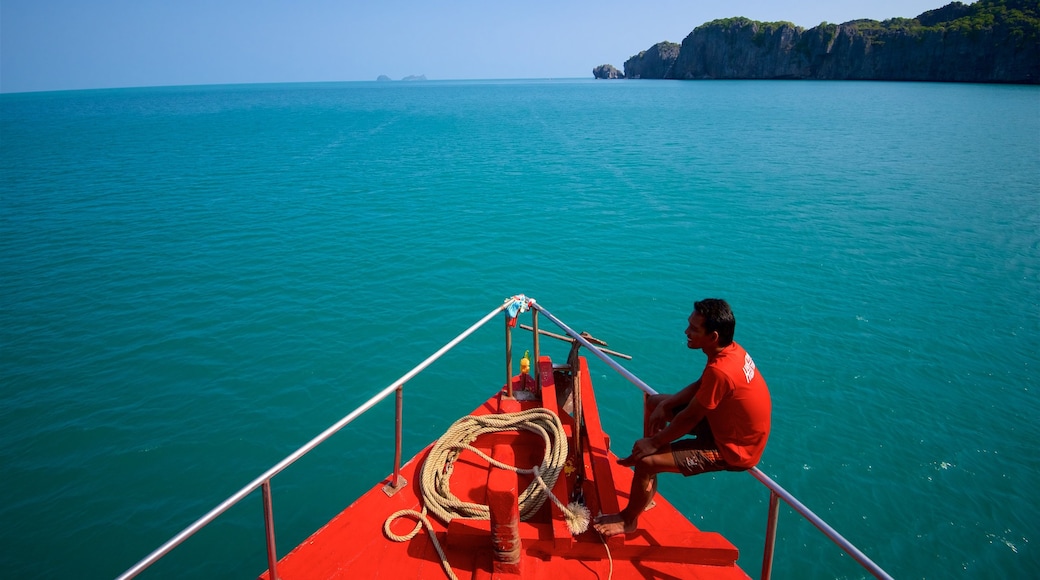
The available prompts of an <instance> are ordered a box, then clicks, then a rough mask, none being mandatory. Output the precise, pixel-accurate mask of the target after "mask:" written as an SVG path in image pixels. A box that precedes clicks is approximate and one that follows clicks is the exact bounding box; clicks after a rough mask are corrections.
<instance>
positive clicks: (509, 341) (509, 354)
mask: <svg viewBox="0 0 1040 580" xmlns="http://www.w3.org/2000/svg"><path fill="white" fill-rule="evenodd" d="M506 395H508V396H509V398H510V399H512V398H513V328H512V327H511V326H510V325H509V314H508V313H507V314H506Z"/></svg>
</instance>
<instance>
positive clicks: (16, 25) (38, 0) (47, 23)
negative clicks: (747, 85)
mask: <svg viewBox="0 0 1040 580" xmlns="http://www.w3.org/2000/svg"><path fill="white" fill-rule="evenodd" d="M948 1H949V0H876V1H869V0H830V1H827V0H813V1H808V0H802V1H797V0H726V1H721V2H720V1H717V0H713V1H703V0H652V1H651V2H638V1H633V0H625V1H623V2H622V1H618V0H527V1H526V2H502V1H497V2H496V1H495V0H483V1H478V0H457V1H447V0H426V1H422V0H299V1H295V2H294V1H291V0H89V1H88V0H0V92H7V93H9V92H27V91H53V90H75V89H93V88H114V87H142V86H165V85H208V84H237V83H269V82H327V81H371V80H375V79H376V78H377V77H378V76H379V75H386V76H388V77H390V78H392V79H394V80H399V79H401V78H402V77H405V76H408V75H425V76H426V78H428V79H430V80H460V79H529V78H592V69H593V68H594V67H596V66H598V65H601V64H612V65H614V66H615V67H617V68H618V69H619V70H623V66H624V63H625V60H627V59H628V58H630V57H631V56H633V55H635V54H638V53H639V52H640V51H642V50H646V49H648V48H650V47H651V46H653V45H654V44H656V43H658V42H660V41H662V40H668V41H672V42H682V40H683V39H684V38H685V37H686V36H687V35H688V34H689V33H690V32H691V31H692V30H693V29H694V28H696V27H697V26H700V25H701V24H704V23H705V22H709V21H711V20H715V19H718V18H728V17H733V16H745V17H747V18H751V19H753V20H760V21H769V22H771V21H778V20H786V21H788V22H793V23H794V24H796V25H798V26H801V27H804V28H811V27H813V26H816V25H818V24H820V23H821V22H831V23H842V22H848V21H850V20H856V19H859V18H870V19H873V20H885V19H887V18H893V17H897V16H898V17H909V18H912V17H914V16H917V15H918V14H920V13H922V12H924V11H926V10H932V9H935V8H939V7H940V6H943V5H944V4H947V3H948ZM965 3H970V1H967V0H965Z"/></svg>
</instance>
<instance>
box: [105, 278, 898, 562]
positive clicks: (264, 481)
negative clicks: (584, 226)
mask: <svg viewBox="0 0 1040 580" xmlns="http://www.w3.org/2000/svg"><path fill="white" fill-rule="evenodd" d="M517 302H522V303H523V305H524V307H525V308H527V307H529V308H531V310H532V317H533V325H534V332H533V335H534V351H535V360H538V357H539V344H538V335H539V332H538V317H537V315H538V313H541V314H543V315H545V316H546V317H547V318H548V319H549V320H551V321H552V322H553V323H554V324H556V325H557V326H558V327H559V328H560V329H561V330H563V331H564V332H565V333H566V334H567V335H568V336H570V337H571V338H572V339H574V340H575V341H577V342H578V343H580V344H581V345H582V346H584V347H585V348H587V349H589V351H590V352H591V353H592V354H594V355H595V356H596V357H597V358H599V359H600V360H602V361H603V362H605V363H607V365H608V366H610V367H611V368H613V369H614V370H615V371H617V372H618V374H620V375H621V376H623V377H625V378H626V379H628V380H629V381H630V382H632V383H633V384H635V385H636V386H637V387H639V388H640V389H642V390H643V392H645V393H646V394H648V395H656V394H657V391H656V390H654V389H653V388H652V387H650V385H648V384H646V383H645V382H643V380H642V379H640V378H639V377H637V376H635V375H634V374H632V373H631V372H630V371H629V370H628V369H626V368H624V367H623V366H621V365H620V364H619V363H618V362H617V361H615V360H613V359H612V358H610V357H609V356H608V355H607V354H606V353H605V352H603V350H602V349H600V348H599V347H598V346H596V345H595V344H593V343H592V342H590V341H588V340H587V339H586V338H585V337H583V336H582V335H581V334H579V333H577V332H575V331H574V330H573V329H571V328H570V327H569V326H567V325H566V324H564V323H563V321H561V320H560V319H558V318H556V317H555V316H553V314H552V313H551V312H549V311H548V310H546V309H545V308H544V307H542V306H541V305H540V304H537V303H536V302H535V301H534V300H529V299H527V298H526V297H524V296H522V295H520V296H514V297H512V298H509V299H507V300H506V301H505V302H504V303H503V304H502V305H501V306H499V307H498V308H495V309H494V310H492V311H491V312H489V313H488V314H487V315H485V316H484V317H483V318H481V319H480V320H479V321H477V322H476V323H474V324H473V325H472V326H470V327H469V328H467V329H466V330H465V331H463V332H462V333H461V334H459V335H458V336H456V337H455V338H454V339H452V340H451V341H449V342H448V343H447V344H445V345H444V346H443V347H441V348H440V349H439V350H437V352H435V353H433V354H432V355H430V356H429V357H427V358H426V360H424V361H423V362H421V363H419V364H418V365H416V366H415V368H413V369H412V370H410V371H408V372H407V373H405V374H404V375H403V376H401V378H399V379H397V380H396V381H394V382H393V383H391V384H390V385H389V386H387V387H386V388H384V389H383V390H382V391H380V392H379V393H378V394H377V395H375V396H374V397H372V398H371V399H369V400H368V401H366V402H365V403H363V404H362V405H361V406H359V407H358V408H356V409H354V410H353V411H351V412H350V414H348V415H347V416H345V417H343V418H342V419H340V420H339V421H338V422H336V423H335V424H333V425H332V426H331V427H329V428H328V429H326V430H325V431H323V432H322V433H321V434H319V435H318V436H316V437H314V438H313V439H311V440H310V441H308V442H307V443H306V444H305V445H303V446H302V447H300V448H299V449H297V450H296V451H294V452H293V453H292V454H290V455H289V456H287V457H286V458H285V459H283V460H281V461H280V462H278V463H277V464H276V465H275V466H274V467H272V468H270V469H268V470H267V471H265V472H264V473H263V474H261V475H260V476H259V477H257V478H256V479H254V480H253V481H252V482H250V483H249V484H248V485H246V486H245V487H243V488H242V489H240V490H239V491H237V492H236V493H234V494H233V495H231V496H230V497H228V498H227V499H226V500H224V501H223V502H221V503H220V504H219V505H218V506H217V507H215V508H213V509H212V510H210V511H209V512H207V513H206V514H205V515H204V516H202V517H201V518H199V519H198V520H196V521H195V522H194V523H192V524H191V525H189V526H188V527H186V528H184V530H182V531H181V532H180V533H178V534H177V535H175V536H174V537H172V538H170V539H169V540H168V541H166V543H164V544H163V545H161V546H159V547H158V548H156V549H155V550H154V551H152V553H150V554H148V556H146V557H145V558H143V559H142V560H141V561H139V562H138V563H137V564H134V565H133V566H131V567H130V568H129V569H127V570H126V572H123V573H122V574H120V575H119V576H118V577H117V578H118V580H124V579H129V578H134V577H136V576H137V575H138V574H140V573H141V572H143V571H144V570H146V569H147V568H149V567H150V566H152V565H153V564H155V563H156V562H158V561H159V560H160V559H162V558H163V557H164V556H165V555H166V554H168V553H169V552H170V551H172V550H173V549H174V548H176V547H177V546H179V545H180V544H182V543H183V542H184V541H185V540H187V539H188V538H190V537H191V536H193V535H195V534H196V533H197V532H198V531H199V530H201V529H202V528H204V527H206V526H207V525H209V523H211V522H212V521H213V520H215V519H216V518H217V517H219V516H220V515H221V514H223V513H224V512H226V511H227V510H228V509H230V508H231V507H232V506H234V505H235V504H237V503H239V502H240V501H242V500H243V499H245V498H246V497H247V496H249V495H250V494H252V493H253V492H254V491H256V490H257V489H260V490H261V493H262V495H263V509H264V532H265V538H266V542H267V563H268V570H269V572H270V576H269V577H270V578H271V580H275V579H277V578H278V571H277V566H278V554H277V551H276V548H275V533H274V509H273V504H272V500H271V478H273V477H274V476H275V475H277V474H279V473H281V472H282V471H284V470H285V469H286V468H287V467H289V466H290V465H292V464H293V463H295V462H296V461H297V460H298V459H300V458H301V457H303V456H304V455H306V454H307V453H309V452H310V451H312V450H313V449H314V448H315V447H317V446H318V445H320V444H321V443H323V442H324V441H326V440H327V439H329V438H330V437H332V435H334V434H336V433H337V432H339V431H340V430H341V429H343V428H344V427H346V426H347V425H349V424H350V423H351V422H353V421H354V420H355V419H357V418H358V417H360V416H361V415H363V414H364V413H366V412H367V411H368V410H369V409H371V408H372V407H374V406H375V405H376V404H377V403H379V402H380V401H382V400H383V399H386V398H387V397H388V396H390V393H395V394H396V435H395V445H394V446H395V449H394V469H393V475H392V476H391V479H390V483H389V484H388V485H387V486H386V487H385V488H384V491H385V492H386V493H387V494H392V493H394V492H395V491H396V490H397V489H399V488H400V487H401V486H403V485H404V484H405V483H406V482H405V481H404V479H403V478H402V477H401V475H400V473H401V416H402V394H403V389H404V384H405V383H406V382H408V381H409V380H411V379H412V378H413V377H415V376H416V375H417V374H419V373H420V372H422V371H423V370H425V369H426V367H428V366H430V365H431V364H432V363H433V362H434V361H436V360H437V359H439V358H440V357H441V356H443V355H444V354H445V353H447V352H448V351H449V350H451V349H452V348H454V347H455V346H456V345H458V344H459V343H460V342H462V341H463V340H464V339H466V338H467V337H468V336H469V335H471V334H473V333H474V332H476V331H477V329H479V328H480V327H482V326H484V325H485V324H487V322H488V321H490V320H491V319H492V318H494V317H495V316H496V315H497V314H498V313H500V312H502V311H503V310H506V309H507V308H509V307H510V306H512V305H514V303H517ZM511 327H512V325H511V324H510V323H509V321H508V317H507V323H506V377H507V381H506V388H507V389H508V390H510V391H511V390H512V380H511V377H512V360H511V359H512V336H511V334H512V333H511ZM535 374H536V377H537V378H538V380H539V382H540V374H541V373H535ZM749 473H750V474H751V475H752V476H754V477H755V478H756V479H758V480H759V481H760V482H761V483H762V484H763V485H765V486H766V487H767V488H768V489H769V490H770V499H769V517H768V523H767V529H766V539H765V550H764V553H763V562H762V580H769V578H770V576H771V574H772V562H773V551H774V545H775V540H776V526H777V520H778V515H779V503H780V500H783V501H784V502H786V503H787V504H788V505H790V506H791V507H792V508H793V509H794V510H795V512H797V513H798V514H800V515H801V516H802V517H804V518H805V519H806V520H808V521H809V522H811V523H812V524H813V525H814V526H816V528H817V529H819V530H820V531H821V532H823V534H824V535H825V536H827V537H828V538H830V539H831V540H832V541H833V542H834V543H835V544H837V545H838V546H839V547H840V548H841V549H842V550H844V551H845V552H846V553H847V554H849V555H850V556H852V558H853V559H855V560H856V562H858V563H859V564H860V565H861V566H863V568H864V569H866V570H867V571H869V572H870V573H871V574H872V575H874V576H875V577H877V578H882V579H889V580H890V579H891V576H889V575H888V574H887V573H886V572H885V571H884V570H882V569H881V567H880V566H878V565H877V564H875V563H874V562H873V561H871V560H870V558H868V557H867V556H866V555H864V554H863V553H862V552H861V551H860V550H859V549H857V548H856V547H855V546H854V545H852V543H851V542H849V541H848V540H846V539H845V538H844V537H842V535H841V534H839V533H838V532H837V531H835V530H834V529H833V528H831V527H830V526H829V525H828V524H827V523H826V522H824V521H823V520H822V519H821V518H820V517H819V516H817V515H816V514H814V513H813V512H812V511H811V510H810V509H809V508H807V507H805V506H804V505H803V504H802V503H801V502H800V501H798V499H797V498H795V497H794V496H793V495H791V493H790V492H788V491H787V490H785V489H784V488H783V487H781V486H780V485H779V484H777V483H776V482H774V481H773V480H772V479H770V478H769V477H768V476H767V475H765V474H764V473H762V472H761V471H760V470H759V469H758V468H757V467H754V468H751V469H750V470H749Z"/></svg>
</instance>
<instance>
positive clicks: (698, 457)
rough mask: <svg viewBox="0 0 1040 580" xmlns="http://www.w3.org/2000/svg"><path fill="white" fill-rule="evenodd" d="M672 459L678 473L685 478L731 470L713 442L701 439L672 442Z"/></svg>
mask: <svg viewBox="0 0 1040 580" xmlns="http://www.w3.org/2000/svg"><path fill="white" fill-rule="evenodd" d="M672 457H673V458H674V459H675V465H677V466H678V467H679V473H681V474H683V475H685V476H687V477H689V476H691V475H697V474H699V473H707V472H709V471H732V470H733V468H732V467H730V466H729V464H728V463H726V462H725V461H724V460H723V459H722V455H721V454H719V450H718V449H716V448H715V441H713V440H710V439H705V438H701V437H698V438H697V439H680V440H678V441H675V442H673V443H672Z"/></svg>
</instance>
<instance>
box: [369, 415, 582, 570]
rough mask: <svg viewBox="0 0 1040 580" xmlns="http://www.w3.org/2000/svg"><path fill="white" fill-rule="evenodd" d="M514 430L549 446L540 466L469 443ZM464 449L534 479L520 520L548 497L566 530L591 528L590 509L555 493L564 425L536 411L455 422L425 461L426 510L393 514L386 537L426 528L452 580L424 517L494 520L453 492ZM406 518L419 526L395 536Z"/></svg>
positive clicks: (398, 538) (386, 526)
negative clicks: (525, 465)
mask: <svg viewBox="0 0 1040 580" xmlns="http://www.w3.org/2000/svg"><path fill="white" fill-rule="evenodd" d="M516 430H524V431H530V432H532V433H535V434H537V435H538V436H540V437H541V438H542V441H543V442H544V443H545V453H544V454H543V456H542V463H541V464H540V465H536V466H533V467H531V468H530V469H522V468H518V467H516V466H513V465H506V464H504V463H502V462H500V461H498V460H496V459H494V458H491V457H489V456H488V455H487V454H485V453H484V452H483V451H481V450H479V449H477V448H475V447H473V446H472V445H471V443H473V442H474V441H475V440H476V439H477V438H478V437H480V436H481V435H484V434H487V433H496V432H499V431H516ZM464 449H468V450H469V451H472V452H473V453H475V454H477V456H479V457H480V458H481V459H483V460H484V461H487V462H488V463H490V464H491V465H493V466H495V467H498V468H500V469H508V470H510V471H515V472H517V473H522V474H528V475H532V476H533V480H532V481H531V484H530V485H528V486H527V488H526V489H524V491H523V492H522V493H521V494H520V495H519V496H518V498H517V502H518V504H519V511H520V519H521V520H522V521H526V520H528V519H530V518H531V517H532V516H534V514H536V513H537V512H538V510H539V509H541V507H542V506H543V505H544V504H545V500H546V499H550V500H552V502H553V503H555V504H556V505H557V507H559V508H560V510H561V511H562V512H563V514H564V516H565V518H566V520H567V527H568V529H570V531H571V533H572V534H579V533H581V532H584V531H585V529H587V528H588V524H589V511H588V508H586V507H585V506H583V505H581V504H576V503H572V504H570V505H569V506H564V505H563V503H562V502H560V500H559V499H557V498H556V496H555V495H553V493H552V491H551V490H552V488H553V487H554V486H555V485H556V480H557V479H559V477H560V473H562V472H563V468H564V465H565V464H566V461H567V437H566V434H565V433H564V431H563V424H562V423H561V422H560V418H559V416H557V415H556V413H553V412H552V411H550V410H548V409H543V408H534V409H528V410H526V411H520V412H517V413H503V414H498V415H468V416H466V417H462V418H461V419H459V420H458V421H455V423H453V424H452V425H451V427H449V428H448V431H447V432H445V433H444V435H443V436H441V438H440V439H438V440H437V443H436V444H435V445H434V446H433V448H432V449H431V450H430V454H429V455H428V456H427V457H426V461H425V462H424V463H423V468H422V478H421V481H420V486H421V491H422V497H423V504H424V505H423V509H422V511H421V512H417V511H415V510H410V509H409V510H400V511H398V512H395V513H393V514H391V515H390V517H388V518H387V519H386V522H384V523H383V533H385V534H386V536H387V537H388V538H390V539H392V540H395V541H398V542H405V541H408V540H410V539H412V538H413V537H415V535H416V534H417V533H419V529H420V528H422V527H423V526H425V527H426V532H427V533H428V534H429V535H430V539H431V540H432V541H433V546H434V548H435V549H436V550H437V554H438V555H440V557H441V564H442V565H443V566H444V569H445V571H446V572H447V573H448V576H449V577H451V578H453V579H454V578H455V574H454V572H452V570H451V566H450V565H449V564H448V561H447V558H446V557H445V555H444V551H443V550H442V549H441V546H440V543H439V542H438V541H437V536H436V535H435V534H434V532H433V527H432V525H431V524H430V522H429V520H428V519H427V517H426V514H427V511H429V512H432V513H433V515H435V516H437V518H438V519H440V520H441V521H443V522H444V523H445V524H447V523H450V522H451V520H452V519H454V518H457V517H462V518H471V519H484V520H486V519H489V518H490V510H489V508H488V506H486V505H482V504H478V503H472V502H465V501H462V500H460V499H459V498H458V497H456V496H455V494H453V493H452V492H451V482H450V480H451V474H452V472H453V471H454V469H455V461H456V460H457V459H458V458H459V455H460V454H461V453H462V451H463V450H464ZM403 516H409V517H412V518H414V519H415V520H416V523H415V527H414V528H413V529H412V530H411V531H410V532H408V533H406V534H395V533H393V532H392V531H390V525H391V523H392V522H393V521H395V520H396V519H397V518H399V517H403Z"/></svg>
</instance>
